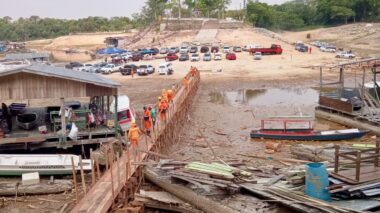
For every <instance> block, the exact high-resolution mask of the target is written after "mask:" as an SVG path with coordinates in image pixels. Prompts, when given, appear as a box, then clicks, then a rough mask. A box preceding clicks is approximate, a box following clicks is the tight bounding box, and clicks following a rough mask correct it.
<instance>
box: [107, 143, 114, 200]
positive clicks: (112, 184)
mask: <svg viewBox="0 0 380 213" xmlns="http://www.w3.org/2000/svg"><path fill="white" fill-rule="evenodd" d="M107 152H108V150H107ZM110 157H111V156H110ZM108 160H110V159H109V158H108V159H107V161H108ZM112 166H113V164H111V165H110V170H111V187H112V200H115V188H114V183H113V171H112ZM112 205H113V202H112Z"/></svg>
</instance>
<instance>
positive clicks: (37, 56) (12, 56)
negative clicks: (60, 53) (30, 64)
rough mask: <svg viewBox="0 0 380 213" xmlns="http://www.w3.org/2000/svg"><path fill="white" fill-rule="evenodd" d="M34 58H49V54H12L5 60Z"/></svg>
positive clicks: (6, 56) (7, 55)
mask: <svg viewBox="0 0 380 213" xmlns="http://www.w3.org/2000/svg"><path fill="white" fill-rule="evenodd" d="M34 58H49V53H10V54H6V55H5V60H30V59H34Z"/></svg>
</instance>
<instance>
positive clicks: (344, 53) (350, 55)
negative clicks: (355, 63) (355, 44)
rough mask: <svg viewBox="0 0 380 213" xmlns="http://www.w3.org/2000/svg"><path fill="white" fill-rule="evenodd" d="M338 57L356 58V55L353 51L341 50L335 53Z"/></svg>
mask: <svg viewBox="0 0 380 213" xmlns="http://www.w3.org/2000/svg"><path fill="white" fill-rule="evenodd" d="M335 57H336V58H349V59H352V58H355V55H354V54H353V53H352V52H351V51H340V52H337V53H336V55H335Z"/></svg>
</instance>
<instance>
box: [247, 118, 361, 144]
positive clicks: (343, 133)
mask: <svg viewBox="0 0 380 213" xmlns="http://www.w3.org/2000/svg"><path fill="white" fill-rule="evenodd" d="M268 122H270V123H273V122H274V123H277V124H278V123H280V126H281V127H280V128H278V127H277V128H266V127H265V124H267V123H268ZM294 124H297V125H298V126H297V125H294ZM300 124H301V126H299V125H300ZM289 126H293V127H290V128H289ZM294 126H297V127H296V128H295V127H294ZM367 132H368V131H366V130H360V129H343V130H328V131H316V130H314V129H313V125H312V118H310V117H305V116H303V117H294V116H293V117H286V116H277V117H270V118H266V119H261V129H259V130H252V131H251V134H250V135H251V138H263V139H275V140H303V141H337V140H350V139H355V138H361V137H363V136H364V135H365V134H366V133H367Z"/></svg>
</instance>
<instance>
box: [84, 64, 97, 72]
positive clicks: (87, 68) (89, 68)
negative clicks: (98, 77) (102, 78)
mask: <svg viewBox="0 0 380 213" xmlns="http://www.w3.org/2000/svg"><path fill="white" fill-rule="evenodd" d="M81 71H83V72H91V73H92V72H95V68H94V66H93V65H92V64H84V65H83V67H82V69H81Z"/></svg>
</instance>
